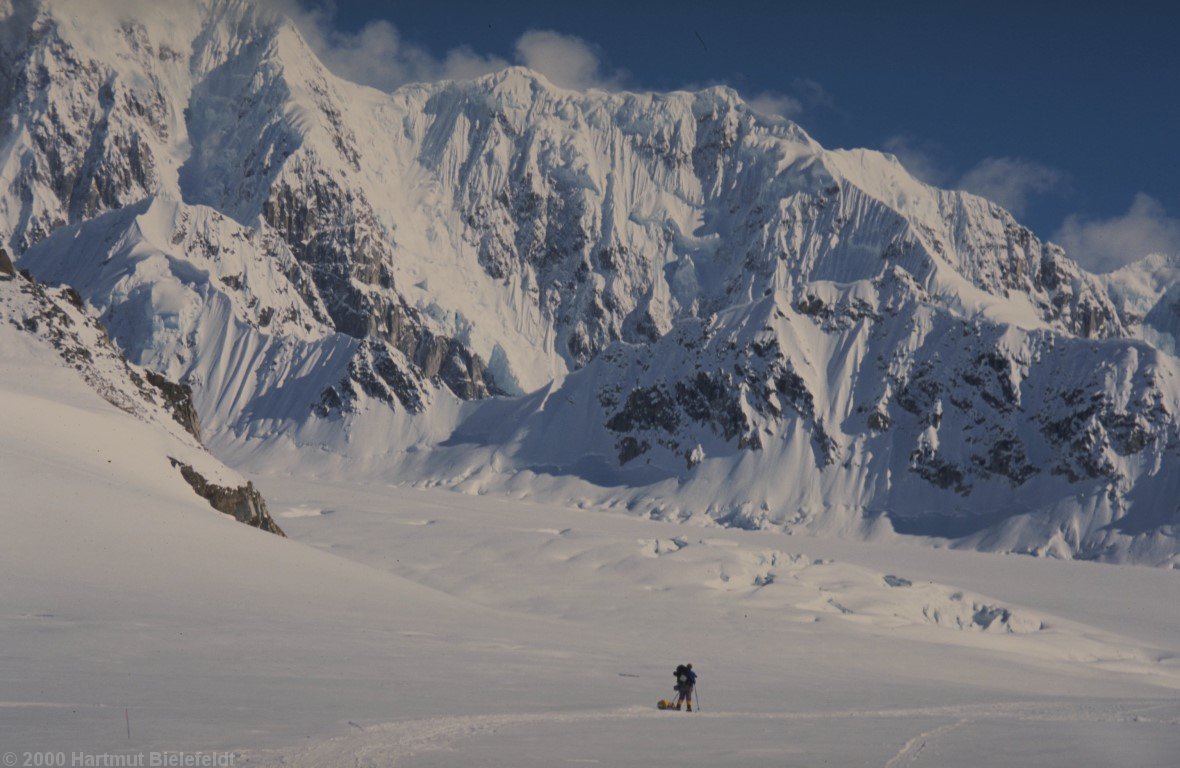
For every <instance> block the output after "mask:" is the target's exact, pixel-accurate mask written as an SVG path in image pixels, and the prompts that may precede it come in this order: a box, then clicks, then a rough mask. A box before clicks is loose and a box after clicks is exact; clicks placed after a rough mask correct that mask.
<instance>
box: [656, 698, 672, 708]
mask: <svg viewBox="0 0 1180 768" xmlns="http://www.w3.org/2000/svg"><path fill="white" fill-rule="evenodd" d="M656 706H657V707H659V708H660V709H676V705H675V704H673V703H672V702H670V701H668V700H667V699H660V700H659V701H658V702H657V703H656Z"/></svg>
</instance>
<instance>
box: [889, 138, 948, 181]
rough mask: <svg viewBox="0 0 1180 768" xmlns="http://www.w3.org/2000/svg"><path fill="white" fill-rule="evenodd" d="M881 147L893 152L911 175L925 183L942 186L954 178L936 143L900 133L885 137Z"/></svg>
mask: <svg viewBox="0 0 1180 768" xmlns="http://www.w3.org/2000/svg"><path fill="white" fill-rule="evenodd" d="M882 149H884V150H885V151H886V152H889V153H891V154H893V155H894V156H895V157H896V158H897V160H898V162H900V163H901V164H902V165H903V166H904V167H905V169H906V170H907V171H909V172H910V175H911V176H913V177H914V178H916V179H918V180H920V181H924V182H926V183H927V184H931V185H933V186H936V187H944V186H948V185H950V184H951V183H952V180H953V179H954V175H953V174H952V173H951V172H950V171H949V170H948V169H947V168H946V166H945V164H944V163H943V161H942V159H941V157H940V155H941V154H942V148H941V147H939V146H938V145H937V144H933V143H931V142H928V141H920V140H918V139H915V138H914V137H913V136H909V135H905V134H900V135H897V136H890V137H889V138H888V139H886V140H885V142H884V144H883V145H882Z"/></svg>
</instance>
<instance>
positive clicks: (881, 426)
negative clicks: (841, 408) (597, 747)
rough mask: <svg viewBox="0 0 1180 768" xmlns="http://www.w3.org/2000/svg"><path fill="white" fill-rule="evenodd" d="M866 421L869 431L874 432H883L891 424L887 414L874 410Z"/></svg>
mask: <svg viewBox="0 0 1180 768" xmlns="http://www.w3.org/2000/svg"><path fill="white" fill-rule="evenodd" d="M866 421H867V422H868V425H869V429H871V430H873V431H874V432H884V431H885V430H887V429H889V426H890V425H891V424H892V423H893V421H892V419H890V418H889V414H887V413H885V412H884V411H881V410H875V411H873V412H872V413H870V414H869V417H868V419H866Z"/></svg>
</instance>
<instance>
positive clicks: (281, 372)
mask: <svg viewBox="0 0 1180 768" xmlns="http://www.w3.org/2000/svg"><path fill="white" fill-rule="evenodd" d="M81 8H82V6H81V5H80V4H78V3H75V2H73V0H50V1H49V2H45V3H41V4H34V5H31V6H26V5H25V4H22V5H21V9H20V10H10V11H9V12H8V13H6V14H4V15H3V16H2V18H3V21H2V22H0V26H2V29H3V34H4V35H5V39H10V40H14V41H20V42H19V44H14V45H12V46H5V55H4V61H3V64H2V66H3V69H2V70H0V80H2V81H3V90H2V91H0V93H2V95H3V102H2V107H3V109H4V112H5V116H6V121H5V123H4V126H5V127H4V128H3V129H2V130H3V134H2V136H0V169H2V173H3V178H4V180H5V181H6V182H8V183H7V185H6V187H5V189H4V191H3V192H2V193H0V213H2V214H3V215H0V228H2V229H0V234H2V235H3V238H4V239H5V241H7V242H8V243H10V244H11V246H12V247H13V248H14V249H15V250H16V251H17V252H18V253H19V254H20V264H21V265H22V266H24V267H27V268H30V269H32V270H33V271H34V272H36V273H37V274H38V275H40V276H42V277H43V278H45V279H52V280H57V281H63V282H69V283H71V284H74V285H76V286H77V288H78V290H79V291H80V292H81V293H82V294H83V295H84V296H85V297H86V299H87V300H88V301H89V302H91V303H92V304H93V305H94V306H95V307H96V308H98V309H99V311H100V312H101V313H102V316H103V318H104V319H105V321H106V322H107V323H108V325H109V326H110V328H111V329H112V333H113V334H114V337H115V339H116V340H117V341H118V343H119V344H120V345H121V346H122V347H123V348H124V349H126V350H127V351H128V353H129V354H130V355H131V356H132V358H133V359H134V360H135V361H137V362H139V363H142V364H145V365H149V366H151V367H153V368H156V369H158V370H161V371H163V372H166V373H167V374H168V375H170V376H174V377H176V378H181V379H183V380H184V381H186V382H188V383H190V384H191V385H192V386H193V387H194V389H195V391H196V402H197V406H198V408H199V410H200V411H201V413H202V416H203V417H204V419H205V421H206V424H207V426H208V429H209V432H210V434H211V439H212V440H213V442H214V444H215V445H217V446H219V448H220V449H221V450H224V451H227V455H229V454H232V455H235V456H238V455H242V456H246V455H251V454H253V453H254V452H255V451H256V450H258V449H259V448H260V447H261V448H265V449H267V450H274V451H276V452H282V450H285V449H286V448H291V447H294V448H297V449H298V448H310V449H314V450H315V452H316V456H317V457H321V458H320V459H317V461H321V464H328V465H338V466H340V467H345V466H346V467H348V468H349V471H359V470H361V469H366V470H369V469H371V470H372V471H374V472H392V473H395V474H398V475H399V476H400V477H402V478H404V479H408V480H414V481H422V482H429V483H443V484H451V485H453V484H457V483H458V484H461V483H465V482H475V483H477V484H479V485H481V487H485V488H494V487H500V486H503V487H509V486H512V485H513V484H514V483H518V482H523V481H522V480H520V479H519V478H521V477H533V476H535V475H536V474H537V473H540V474H541V475H544V476H545V477H544V478H542V479H540V480H538V482H537V485H538V492H540V488H542V487H544V488H548V489H549V491H548V492H551V493H553V494H555V495H559V496H561V497H562V498H566V497H568V496H569V495H570V494H571V493H573V492H574V491H572V490H570V487H566V485H563V483H565V480H569V481H570V483H572V484H573V485H577V484H578V483H580V482H582V481H588V482H589V483H590V487H589V488H588V489H583V490H578V491H577V493H579V494H583V495H585V496H586V497H587V498H595V499H599V500H603V501H610V500H617V499H621V498H626V499H627V500H628V502H629V503H630V502H635V501H636V500H637V499H639V498H641V497H644V496H655V497H658V498H660V499H663V500H665V501H666V504H665V506H664V508H665V510H666V511H667V513H668V514H672V513H674V512H676V511H678V510H679V511H683V512H684V513H686V514H687V513H688V512H690V511H692V510H694V509H695V510H701V509H707V510H708V513H709V514H710V515H712V516H713V517H716V518H720V519H725V520H729V521H732V522H735V523H740V524H743V525H760V524H764V523H765V524H802V523H806V524H808V525H812V526H815V527H820V528H835V529H840V530H855V531H864V530H870V529H875V528H876V527H878V526H879V525H882V524H883V523H884V521H888V522H889V523H890V524H892V525H893V526H894V527H896V528H898V529H899V530H904V531H908V532H913V533H927V534H931V535H944V536H949V537H953V538H956V539H962V540H970V541H972V542H974V543H976V544H978V545H980V546H992V547H996V548H1005V549H1022V550H1035V551H1040V552H1050V553H1053V554H1058V555H1073V556H1078V555H1081V556H1089V557H1105V558H1109V559H1118V558H1138V559H1143V560H1150V561H1152V562H1164V561H1167V559H1168V558H1169V557H1171V556H1172V555H1174V553H1175V552H1176V551H1177V547H1176V543H1175V538H1174V537H1173V535H1172V533H1171V529H1170V528H1169V526H1171V525H1174V524H1175V522H1176V515H1177V512H1176V510H1175V508H1174V505H1173V504H1172V503H1171V502H1165V501H1163V500H1164V499H1168V498H1171V497H1170V496H1169V495H1168V494H1174V491H1175V490H1176V489H1175V488H1174V487H1173V485H1172V484H1170V483H1172V482H1173V481H1170V480H1168V479H1167V478H1168V477H1170V476H1176V474H1177V473H1176V472H1175V471H1174V470H1175V469H1176V465H1177V453H1176V451H1177V448H1176V436H1177V420H1176V414H1177V413H1180V410H1178V408H1177V403H1176V402H1175V401H1176V399H1177V392H1178V391H1180V390H1177V383H1176V381H1175V378H1174V377H1175V373H1176V361H1175V359H1174V358H1173V357H1172V356H1171V355H1170V354H1168V353H1169V352H1170V351H1171V350H1172V349H1174V347H1169V346H1167V340H1168V339H1170V338H1172V337H1171V336H1170V331H1169V330H1168V329H1169V328H1171V326H1170V325H1169V324H1168V321H1167V320H1166V318H1164V317H1163V314H1162V313H1163V312H1164V311H1163V310H1159V311H1158V312H1157V313H1156V314H1155V315H1153V316H1152V319H1149V320H1143V319H1142V318H1144V317H1146V316H1147V314H1148V306H1147V305H1148V304H1150V305H1151V306H1152V307H1156V306H1157V305H1158V304H1159V303H1160V302H1161V301H1162V299H1159V298H1158V296H1162V295H1164V294H1166V293H1167V290H1168V289H1167V288H1166V287H1165V286H1166V284H1167V283H1168V280H1169V278H1168V276H1167V275H1168V274H1170V273H1167V274H1165V271H1161V270H1162V269H1163V267H1162V265H1157V267H1158V268H1157V267H1153V268H1151V269H1147V270H1145V271H1143V272H1142V273H1136V274H1141V275H1146V274H1147V273H1148V272H1150V273H1151V274H1152V275H1155V277H1151V278H1150V279H1149V278H1148V277H1142V276H1140V277H1134V276H1124V277H1123V278H1120V277H1118V275H1117V274H1116V275H1115V276H1111V277H1109V278H1103V279H1102V280H1100V279H1098V278H1096V277H1094V276H1092V275H1090V274H1088V273H1087V272H1085V271H1084V270H1082V269H1081V268H1080V267H1078V266H1077V265H1076V264H1074V263H1073V262H1072V261H1070V260H1069V259H1068V258H1067V257H1066V255H1065V254H1064V253H1063V252H1062V251H1061V249H1059V248H1057V247H1056V246H1053V245H1051V244H1046V243H1042V242H1041V241H1040V240H1038V239H1037V238H1036V237H1035V236H1034V235H1033V234H1032V233H1031V232H1030V231H1029V230H1027V229H1026V228H1024V227H1022V226H1020V225H1019V224H1018V223H1017V222H1016V221H1015V220H1014V219H1013V218H1012V217H1011V216H1010V215H1009V214H1008V213H1007V212H1006V211H1004V210H1002V209H1000V208H999V207H997V206H995V205H993V204H991V203H989V202H987V201H985V200H983V199H982V198H978V197H975V196H972V195H968V194H965V193H961V192H948V191H942V190H937V189H934V188H931V187H929V186H926V185H924V184H922V183H920V182H918V181H916V180H915V179H913V178H912V177H910V176H909V175H908V174H907V173H906V172H905V171H904V169H903V168H902V167H901V166H900V165H899V164H898V163H897V162H896V160H895V159H893V158H892V157H890V156H888V155H883V154H880V153H875V152H869V151H863V150H852V151H828V150H825V149H824V148H822V147H821V146H819V145H818V144H817V143H816V142H815V141H813V140H812V139H811V138H810V137H808V136H807V135H806V134H805V133H804V132H803V131H802V130H801V129H800V128H799V127H798V126H796V125H794V124H792V123H790V122H788V121H785V120H781V119H777V118H767V117H764V116H761V115H758V114H756V113H755V112H753V111H752V110H750V109H749V108H748V107H747V106H746V105H745V103H744V102H742V100H741V99H740V98H739V97H738V95H737V94H736V93H734V92H733V91H731V90H729V89H725V88H712V89H707V90H704V91H701V92H698V93H686V92H676V93H669V94H627V93H619V94H610V93H603V92H599V91H591V92H588V93H579V92H573V91H566V90H563V89H560V88H557V87H554V86H553V85H552V84H551V83H549V82H547V81H546V80H545V79H544V78H543V77H541V76H539V75H537V74H536V73H533V72H530V71H528V70H525V69H521V68H511V69H507V70H505V71H502V72H499V73H496V74H493V75H489V76H486V77H483V78H479V79H476V80H472V81H467V82H442V83H437V84H429V85H414V86H408V87H405V88H402V89H400V90H398V91H396V92H395V93H393V94H382V93H379V92H376V91H373V90H371V89H366V88H362V87H359V86H356V85H354V84H351V83H347V82H344V81H342V80H340V79H338V78H336V77H334V76H332V75H331V73H329V72H328V71H327V70H326V69H325V68H324V67H323V65H322V64H321V63H320V62H318V61H317V60H316V58H315V56H314V55H313V54H312V53H311V52H310V50H309V49H308V47H307V45H306V44H305V42H304V41H303V39H302V38H301V37H300V35H299V33H298V31H297V30H296V29H295V28H294V26H293V25H291V24H290V23H289V22H287V21H286V20H284V19H282V18H279V17H277V16H274V15H272V14H270V13H267V12H265V11H262V10H259V9H257V8H256V7H254V6H253V5H252V4H251V3H249V2H245V0H209V2H205V3H198V4H190V5H188V6H186V9H185V11H184V12H183V13H180V14H177V15H175V16H172V15H170V14H164V13H162V12H155V11H153V12H152V13H148V14H146V15H145V16H143V17H142V18H137V19H136V20H134V21H131V20H124V19H122V17H121V16H120V13H119V7H118V4H117V3H115V4H112V3H107V4H106V5H105V6H104V8H105V12H104V14H103V15H102V16H101V17H100V19H101V22H105V23H94V19H93V14H89V15H85V16H84V15H83V14H82V11H81V10H80V9H81ZM83 19H85V21H86V23H83V22H82V20H83ZM1152 270H1155V271H1152ZM1153 281H1154V282H1153ZM1153 296H1156V297H1157V298H1152V297H1153ZM1133 338H1137V339H1138V340H1131V339H1133ZM1153 344H1158V345H1160V346H1153ZM1161 348H1162V349H1163V351H1161ZM530 393H531V394H530ZM489 395H509V396H512V397H509V398H503V399H498V398H493V399H491V400H488V399H487V398H488V396H489ZM574 436H576V437H574ZM572 437H573V439H571V438H572ZM321 449H327V453H326V454H325V453H324V452H323V451H322V450H321ZM325 455H327V456H330V457H334V458H332V459H329V460H324V459H322V457H323V456H325ZM530 473H531V474H530Z"/></svg>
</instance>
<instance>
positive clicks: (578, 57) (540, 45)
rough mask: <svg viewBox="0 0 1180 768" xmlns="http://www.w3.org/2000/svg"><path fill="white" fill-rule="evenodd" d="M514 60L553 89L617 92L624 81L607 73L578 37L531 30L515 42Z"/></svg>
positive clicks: (594, 50)
mask: <svg viewBox="0 0 1180 768" xmlns="http://www.w3.org/2000/svg"><path fill="white" fill-rule="evenodd" d="M516 59H517V61H519V62H520V63H521V64H523V65H525V66H526V67H528V68H529V69H533V70H536V71H537V72H540V73H541V74H542V75H544V76H545V77H547V78H549V80H550V81H552V82H553V84H554V85H558V86H561V87H562V88H572V89H574V90H579V91H584V90H586V89H587V88H602V89H604V90H608V91H609V90H617V89H618V88H620V87H621V85H622V82H623V80H624V78H625V74H624V73H623V72H619V71H615V72H607V71H606V69H605V67H604V65H603V62H602V57H601V56H600V55H599V52H598V50H597V48H596V47H595V46H593V45H591V44H590V43H588V42H586V41H585V40H583V39H581V38H580V37H574V36H573V35H563V34H561V33H560V32H554V31H552V30H544V29H531V30H529V31H528V32H525V33H524V34H523V35H521V36H520V37H519V38H517V40H516Z"/></svg>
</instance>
